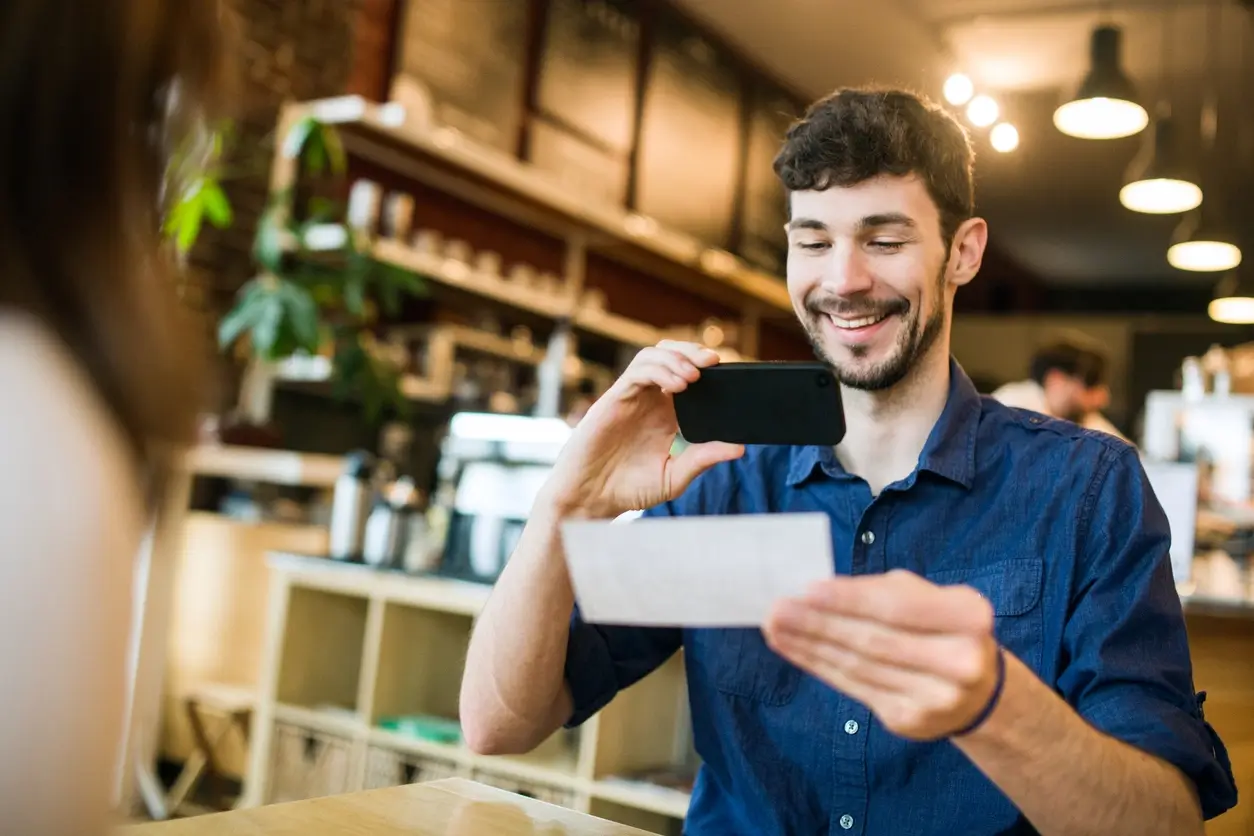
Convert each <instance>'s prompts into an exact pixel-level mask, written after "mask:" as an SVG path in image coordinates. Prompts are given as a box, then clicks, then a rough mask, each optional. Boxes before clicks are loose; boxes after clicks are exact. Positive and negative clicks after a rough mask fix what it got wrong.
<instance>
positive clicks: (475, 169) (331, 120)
mask: <svg viewBox="0 0 1254 836" xmlns="http://www.w3.org/2000/svg"><path fill="white" fill-rule="evenodd" d="M304 116H313V117H314V118H316V119H318V120H320V121H322V122H324V123H327V124H333V125H336V126H337V127H338V129H339V131H340V133H341V135H342V137H343V139H344V145H345V148H346V149H347V150H348V151H349V153H350V154H352V155H356V156H359V157H361V158H363V159H367V160H369V161H371V162H373V163H375V164H377V165H381V166H384V167H386V168H388V169H389V170H392V171H396V172H398V173H401V174H404V175H406V176H410V177H413V178H415V179H417V180H420V181H422V182H425V183H428V184H430V185H432V186H435V187H436V188H440V189H441V190H444V191H447V192H449V193H451V194H454V195H456V196H457V197H459V198H461V199H463V200H466V201H468V202H470V203H473V204H476V205H479V206H480V207H482V208H485V209H487V210H489V211H492V212H494V213H497V214H500V215H502V216H505V217H509V218H511V219H513V220H516V221H519V222H522V223H525V224H528V225H531V226H534V227H536V228H538V229H542V230H544V231H546V232H549V233H551V234H554V235H556V236H558V237H562V238H569V237H571V236H582V237H584V238H585V239H586V241H587V244H588V247H589V249H590V250H591V251H594V252H599V253H603V254H606V255H608V256H610V257H612V258H615V259H618V260H620V261H623V262H624V263H629V264H633V265H637V266H647V267H648V269H650V271H651V272H653V273H654V274H656V275H658V276H659V277H660V278H663V279H664V280H667V281H669V282H671V283H673V284H676V285H680V286H684V287H685V288H687V289H688V290H690V291H692V292H696V293H699V294H701V295H703V296H705V297H706V298H709V299H712V300H716V301H717V300H720V299H723V298H725V297H726V296H727V295H728V294H729V293H730V294H731V295H732V296H735V297H738V298H739V299H741V300H742V301H745V302H751V303H754V304H756V305H758V306H760V307H761V308H762V309H764V310H765V311H767V312H775V313H778V314H788V315H791V313H792V304H791V301H790V299H789V296H788V289H787V287H786V286H785V284H784V282H783V281H782V280H781V279H779V278H777V277H774V276H769V275H766V274H765V273H762V272H760V271H758V270H754V269H752V268H750V267H749V266H748V265H746V264H745V263H744V262H743V261H741V260H740V259H739V258H737V257H735V256H734V255H732V254H730V253H726V252H723V251H721V250H718V249H715V248H710V247H707V246H705V245H703V244H701V243H700V242H699V241H697V240H696V239H694V238H692V237H690V236H687V235H684V234H681V233H678V232H675V231H673V230H668V229H665V228H663V227H662V226H661V225H659V224H658V223H657V222H656V221H655V220H653V219H652V218H648V217H645V216H642V215H638V214H635V213H632V212H629V211H627V210H625V209H623V208H621V207H617V206H612V205H608V204H606V205H596V204H594V203H591V202H589V201H588V200H587V199H586V198H584V197H583V196H581V195H579V194H577V193H574V192H572V191H571V190H570V189H569V188H567V187H565V186H563V185H561V184H560V183H558V182H557V181H556V180H555V179H553V178H551V177H550V176H549V175H547V174H546V173H544V172H542V171H540V170H538V169H535V168H534V167H532V166H529V165H526V164H524V163H520V162H519V161H517V160H516V159H514V158H513V157H511V156H508V155H506V154H503V153H501V152H499V151H495V150H492V149H489V148H486V147H482V146H480V145H478V144H476V143H474V142H473V141H471V140H469V139H467V138H466V137H465V136H463V135H462V134H460V133H458V132H457V131H455V130H453V129H451V128H447V127H442V126H431V125H425V124H420V123H419V122H418V120H416V119H414V118H410V116H409V114H407V112H406V110H405V108H404V107H403V106H402V105H400V104H396V103H392V104H377V103H374V102H369V101H367V100H366V99H364V98H362V97H360V96H344V97H339V98H333V99H322V100H317V101H311V102H304V103H297V104H291V105H288V106H287V109H286V110H285V113H284V117H283V118H284V121H285V122H286V123H288V124H291V123H292V122H294V121H295V120H298V119H300V118H302V117H304ZM642 259H643V264H642ZM668 268H669V269H668Z"/></svg>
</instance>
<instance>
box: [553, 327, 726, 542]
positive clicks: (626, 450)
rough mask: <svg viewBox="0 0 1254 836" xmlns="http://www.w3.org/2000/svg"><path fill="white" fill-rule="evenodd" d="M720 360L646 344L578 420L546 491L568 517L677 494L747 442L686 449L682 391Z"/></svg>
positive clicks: (641, 505) (611, 511)
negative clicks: (678, 406)
mask: <svg viewBox="0 0 1254 836" xmlns="http://www.w3.org/2000/svg"><path fill="white" fill-rule="evenodd" d="M717 363H718V355H717V354H716V353H715V352H713V351H711V350H709V349H707V348H704V347H702V346H700V345H696V344H694V343H686V342H678V341H672V340H663V341H662V342H660V343H658V344H657V345H656V346H654V347H651V348H646V349H643V350H642V351H641V352H640V353H639V354H637V355H636V357H635V359H633V360H632V361H631V364H630V365H629V366H628V367H627V369H626V371H624V372H623V374H622V375H621V376H620V377H619V378H618V380H617V381H615V382H614V384H613V385H612V386H611V387H610V388H609V389H608V390H607V391H606V392H605V394H604V395H602V396H601V397H600V398H599V399H598V400H597V402H596V403H595V404H593V405H592V407H591V408H589V410H588V412H587V414H586V415H585V416H584V418H583V420H582V421H580V422H579V425H578V426H577V427H575V430H574V432H573V434H572V435H571V437H570V440H569V441H568V442H567V443H566V447H565V449H563V451H562V454H561V456H560V457H559V458H558V461H557V463H556V465H555V466H554V468H553V472H552V473H551V474H550V476H549V480H548V482H547V484H546V485H545V488H544V490H543V492H542V493H541V497H540V502H542V503H545V504H546V507H547V509H548V510H549V511H551V512H553V513H556V514H557V515H558V516H561V517H571V516H578V517H590V518H611V517H615V516H618V515H619V514H621V513H624V512H626V511H634V510H641V509H645V508H649V507H651V506H653V505H657V504H658V503H661V502H665V501H667V500H670V499H674V498H675V497H677V496H679V495H680V494H681V493H683V491H684V490H685V489H686V488H687V487H688V485H689V484H691V482H692V480H693V479H695V478H696V477H697V476H698V475H700V474H701V473H702V472H703V471H705V470H707V469H709V468H710V467H713V466H714V465H716V464H718V463H720V462H724V461H730V460H732V459H736V458H739V457H740V456H741V455H743V454H744V447H743V445H739V444H726V443H723V442H709V443H706V444H694V445H691V446H689V447H688V448H687V449H686V450H684V451H683V453H681V454H680V455H678V456H672V455H671V448H672V446H673V445H674V442H675V436H676V433H678V431H679V422H678V420H677V419H676V417H675V404H674V400H673V398H674V395H675V394H676V393H678V392H682V391H683V390H685V389H686V388H688V386H689V385H690V384H691V383H693V382H695V381H696V380H697V379H698V378H699V377H700V376H701V370H702V369H705V368H709V367H710V366H713V365H715V364H717Z"/></svg>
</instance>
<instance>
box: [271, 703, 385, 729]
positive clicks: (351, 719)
mask: <svg viewBox="0 0 1254 836" xmlns="http://www.w3.org/2000/svg"><path fill="white" fill-rule="evenodd" d="M274 716H275V717H276V718H277V719H278V720H279V721H280V722H283V723H291V724H292V725H294V726H303V727H305V728H309V729H313V730H314V731H321V732H326V733H327V734H334V735H341V736H343V737H351V736H352V735H355V734H359V733H360V732H361V731H362V729H364V728H365V724H364V723H362V722H361V718H360V717H358V716H357V714H356V712H353V711H347V710H344V709H339V708H336V709H326V708H305V707H303V706H299V705H290V704H288V703H279V704H278V705H276V706H275V709H274Z"/></svg>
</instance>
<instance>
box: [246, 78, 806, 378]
mask: <svg viewBox="0 0 1254 836" xmlns="http://www.w3.org/2000/svg"><path fill="white" fill-rule="evenodd" d="M421 113H422V108H421V107H418V108H412V109H407V108H406V107H405V106H404V105H403V104H401V103H398V102H392V103H386V104H379V103H374V102H369V101H367V100H365V99H363V98H361V97H359V96H345V97H339V98H333V99H324V100H316V101H310V102H301V103H291V104H288V105H286V106H285V107H284V108H283V109H282V111H281V113H280V118H279V124H278V135H279V136H286V135H287V134H288V132H289V131H290V129H291V127H292V126H293V125H295V124H297V123H298V122H299V121H300V120H302V119H306V118H309V117H313V118H316V119H318V120H320V121H321V122H324V123H326V124H329V125H333V126H335V127H336V129H337V131H338V133H339V136H340V137H341V139H342V141H343V145H344V149H345V152H346V154H347V155H348V158H349V160H350V161H351V163H350V169H351V167H352V165H356V166H364V167H365V168H364V170H365V171H366V172H367V176H366V177H364V178H362V179H369V172H377V173H378V176H380V177H383V178H384V179H386V180H388V185H386V186H385V185H384V184H376V185H378V187H379V190H378V192H377V193H376V194H375V197H376V198H377V205H376V210H377V211H374V212H367V214H369V215H371V219H370V220H363V218H362V217H361V214H360V212H357V213H350V215H351V216H352V223H353V224H354V227H353V229H352V230H349V231H348V234H352V235H354V236H356V237H357V238H358V239H359V240H361V241H363V242H368V246H369V247H370V248H371V252H372V255H373V257H374V258H375V259H376V260H378V261H379V262H382V263H385V264H389V265H393V266H396V267H400V268H402V269H405V270H408V271H411V272H413V273H415V274H418V275H420V276H422V277H424V279H425V280H426V281H427V284H428V287H429V288H430V289H431V291H432V295H433V296H434V297H435V298H436V299H437V300H438V301H439V303H440V304H441V305H446V304H447V305H448V306H449V307H450V308H453V309H461V310H463V311H464V310H466V309H467V307H468V306H469V307H470V308H474V309H489V310H493V311H496V312H499V313H501V314H502V315H503V316H505V317H506V318H512V319H513V320H514V321H515V322H527V323H528V324H531V325H535V326H537V327H538V328H539V329H540V330H542V331H544V330H549V331H551V330H554V329H559V328H561V329H568V331H569V337H568V340H567V345H568V348H567V351H568V356H567V358H566V361H567V363H568V364H569V368H568V370H567V373H566V374H565V375H564V377H563V385H564V386H567V387H573V386H576V385H579V384H582V383H584V382H588V383H591V384H592V387H593V391H594V392H597V393H599V392H600V391H603V390H604V388H605V387H607V386H608V385H609V383H610V382H612V380H613V377H614V376H615V375H616V374H617V373H618V372H619V371H621V369H622V367H623V366H624V365H625V364H626V362H627V360H628V359H630V357H631V356H632V354H634V352H635V351H636V350H638V349H640V348H642V347H644V346H649V345H654V344H656V343H657V342H658V341H659V340H661V339H664V338H678V339H689V340H693V339H695V340H702V339H703V338H702V331H703V325H704V323H702V322H696V321H693V322H684V321H670V320H669V319H668V317H669V316H670V314H668V313H667V312H666V311H667V309H666V308H665V307H662V308H660V309H657V311H656V314H655V315H654V317H653V318H654V320H655V322H656V323H657V324H649V323H647V322H641V321H638V320H636V319H633V318H631V317H628V316H624V315H622V314H621V313H620V312H616V310H614V309H612V308H613V306H612V305H611V306H610V309H607V306H606V303H605V299H604V295H603V294H600V295H599V291H598V289H597V288H596V287H595V286H590V285H595V277H594V276H593V277H590V274H589V271H590V269H591V268H590V264H591V261H590V260H591V259H598V258H599V259H608V260H609V261H611V262H614V263H617V264H620V265H623V266H625V267H627V268H629V269H631V270H634V271H637V273H636V275H639V276H640V277H641V279H640V280H641V281H645V282H649V281H657V282H661V283H663V284H669V285H671V286H673V287H676V288H679V289H682V290H683V291H684V292H685V293H687V294H689V295H690V297H691V298H698V297H699V298H703V299H706V300H709V301H710V302H711V315H710V317H711V319H713V320H716V321H719V322H720V323H721V324H722V325H724V326H730V328H731V331H732V332H734V334H735V335H736V336H735V338H734V345H733V344H731V342H729V343H728V344H724V345H723V346H718V345H712V346H711V347H715V348H721V349H722V350H725V351H728V353H729V358H730V359H753V358H754V357H756V356H758V354H759V353H760V352H759V350H758V349H759V345H760V334H759V331H760V327H761V325H762V324H763V323H764V322H774V323H775V324H779V325H782V326H783V327H784V328H795V325H796V323H795V321H794V319H793V313H792V304H791V301H790V298H789V295H788V291H787V288H786V286H785V284H784V282H783V281H782V280H781V279H779V278H777V277H773V276H768V275H766V274H764V273H762V272H760V271H758V270H755V269H753V268H751V267H750V266H749V265H747V264H746V263H745V262H743V261H741V260H740V259H739V258H737V257H736V256H734V255H732V254H731V253H728V252H724V251H721V250H718V249H712V248H709V247H705V246H703V245H702V244H700V243H699V242H698V241H697V240H695V239H693V238H690V237H688V236H686V235H682V234H679V233H676V232H674V231H672V230H667V229H665V228H664V227H662V226H660V225H659V224H658V223H657V222H656V221H655V220H653V219H651V218H648V217H645V216H642V215H639V214H635V213H632V212H629V211H626V210H624V209H622V208H621V207H616V206H612V205H596V204H595V203H590V202H589V201H588V200H587V199H586V198H584V197H580V196H578V195H576V194H573V193H571V191H570V190H569V189H567V188H566V187H564V186H562V185H560V184H559V183H557V182H556V181H555V180H554V179H553V178H552V177H551V175H549V174H548V173H546V172H544V171H542V170H540V169H537V168H535V167H533V166H530V165H528V164H526V163H522V162H519V161H518V160H515V159H513V158H511V157H509V156H506V155H503V154H501V153H499V152H497V151H494V150H492V149H489V148H486V147H483V146H480V145H478V144H476V143H475V142H474V141H473V140H470V139H468V138H466V137H464V136H462V135H461V134H459V133H458V132H457V131H455V130H453V129H451V128H448V127H446V126H441V125H436V124H432V123H430V122H428V121H426V120H425V119H424V118H423V117H422V116H421V115H420V114H421ZM280 148H282V143H280ZM297 177H298V171H297V165H296V160H294V159H292V158H290V157H288V156H286V154H285V153H284V152H283V151H282V150H280V151H278V152H276V154H275V156H274V159H273V163H272V168H271V178H270V180H271V182H270V187H271V192H272V193H273V194H290V193H291V189H292V187H293V186H294V185H295V184H296V181H297ZM406 183H409V184H414V185H415V186H416V187H417V186H420V187H422V188H426V189H434V190H436V191H438V192H440V193H443V194H446V195H449V196H451V197H452V198H454V199H456V200H458V201H461V202H462V203H463V204H464V205H469V206H473V207H477V209H478V210H481V211H483V212H485V213H487V214H488V216H490V217H499V218H500V219H501V222H502V223H514V224H521V225H523V226H524V227H525V228H526V229H527V230H529V231H531V232H533V233H534V234H536V235H538V236H547V237H548V238H547V240H550V241H553V240H556V241H557V242H560V244H557V245H555V246H559V247H561V248H562V256H561V258H560V261H561V267H560V269H558V270H557V271H556V272H554V273H544V272H543V271H541V270H540V268H534V269H532V268H531V267H530V266H529V265H525V264H519V263H515V264H514V267H523V268H524V269H523V270H522V274H523V275H519V274H518V271H516V270H506V271H503V270H502V265H501V256H500V255H499V254H496V253H489V252H475V251H474V250H473V249H472V248H471V247H470V245H469V244H468V243H467V242H466V241H461V240H457V239H456V237H455V236H450V238H449V239H448V240H445V234H446V233H447V230H442V229H438V228H430V227H431V226H436V227H438V226H439V223H438V221H437V222H435V223H434V224H429V225H427V226H423V225H421V224H417V223H415V224H413V225H412V227H413V228H411V226H410V224H409V223H407V222H406V221H399V225H400V228H399V229H398V228H395V227H396V223H394V222H395V221H396V219H395V218H394V217H391V216H389V213H388V210H387V208H386V207H387V205H388V198H387V196H388V195H396V194H404V193H405V186H404V184H406ZM397 184H400V185H399V186H398V185H397ZM402 214H404V213H402ZM363 224H364V226H363ZM344 233H345V230H344V228H343V227H340V228H339V229H338V230H337V232H336V235H335V236H332V237H335V238H338V239H342V237H343V234H344ZM553 268H554V265H549V269H553ZM558 273H560V275H558ZM528 276H529V277H528ZM729 310H730V311H733V312H734V313H733V314H732V315H731V316H730V317H729V316H728V315H727V314H726V313H725V312H726V311H729ZM716 311H717V312H718V313H717V314H716V313H714V312H716ZM690 315H691V314H690ZM677 319H680V320H682V317H677ZM402 327H403V328H404V327H408V326H402ZM475 330H476V329H474V328H468V327H464V326H463V327H462V328H461V330H460V331H459V332H457V333H453V332H452V331H450V330H449V328H448V327H447V326H446V325H445V324H438V325H436V324H431V328H430V330H429V332H428V334H427V335H426V338H427V339H428V341H429V342H428V344H427V350H426V356H427V359H426V361H425V364H426V365H427V367H428V368H427V369H425V370H419V371H418V372H417V373H413V374H407V375H406V376H405V377H404V378H403V383H402V387H401V388H402V393H403V394H404V395H405V396H406V397H408V398H410V399H411V400H415V401H423V402H428V403H442V402H445V401H447V400H448V399H449V398H450V396H451V391H452V389H453V388H454V382H453V381H452V374H453V371H452V369H453V365H454V361H455V358H459V357H461V356H462V355H463V354H464V353H466V352H479V353H481V354H482V353H487V354H490V355H493V356H494V357H496V358H498V359H502V360H505V361H507V362H515V363H519V364H522V365H524V366H525V365H531V366H535V365H537V364H538V363H539V362H541V361H542V360H543V359H544V357H545V355H546V353H547V350H548V349H547V346H545V345H544V344H542V343H541V344H537V345H533V346H530V347H529V348H528V350H523V351H519V350H518V348H519V346H517V345H512V344H511V343H512V341H511V340H509V339H507V338H505V337H502V336H501V335H500V334H495V333H491V332H488V331H480V332H478V333H473V332H475ZM718 332H720V333H726V332H727V328H726V327H720V328H719V329H718ZM585 343H587V344H588V345H591V344H594V343H595V344H596V345H597V346H599V348H597V349H596V350H595V351H592V352H591V354H588V357H589V358H591V359H594V360H596V361H597V362H596V363H589V362H588V359H585V358H582V357H581V354H585V353H586V352H584V351H583V348H584V344H585ZM729 349H730V350H729ZM329 376H330V370H329V369H328V370H326V371H325V372H324V373H323V376H322V379H326V378H327V377H329ZM292 379H293V377H292V376H291V375H284V374H283V373H282V372H280V374H279V377H278V380H279V381H287V382H291V381H292ZM297 380H299V381H300V382H310V380H311V379H310V378H309V377H307V376H304V377H298V378H297Z"/></svg>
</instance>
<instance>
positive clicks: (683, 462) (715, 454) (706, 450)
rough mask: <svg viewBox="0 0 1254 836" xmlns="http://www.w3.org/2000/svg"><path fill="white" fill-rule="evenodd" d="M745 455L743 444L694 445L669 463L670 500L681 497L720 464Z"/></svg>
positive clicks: (668, 490) (668, 488) (708, 443)
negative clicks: (699, 478)
mask: <svg viewBox="0 0 1254 836" xmlns="http://www.w3.org/2000/svg"><path fill="white" fill-rule="evenodd" d="M744 454H745V447H744V445H743V444H727V443H725V442H722V441H709V442H706V443H704V444H693V445H692V446H690V447H689V448H688V449H687V450H684V452H682V453H680V454H679V455H678V456H676V457H674V458H672V459H671V460H670V461H669V462H668V463H667V476H668V477H669V478H668V480H667V482H668V484H667V493H668V494H669V497H668V498H669V499H674V498H675V497H677V496H679V495H680V494H681V493H683V492H684V491H685V490H687V489H688V486H689V485H691V484H692V480H693V479H696V478H697V477H698V476H700V475H701V474H702V473H704V472H705V471H707V470H709V469H710V468H711V467H713V466H714V465H716V464H718V463H719V462H729V461H732V460H733V459H738V458H740V457H741V456H743V455H744Z"/></svg>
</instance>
